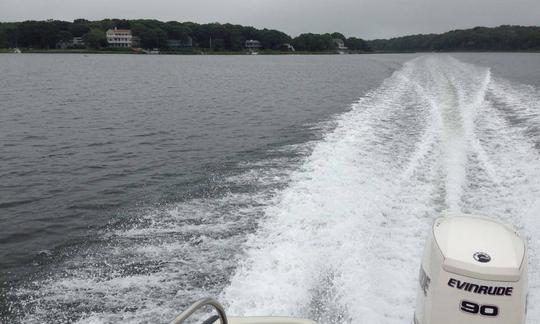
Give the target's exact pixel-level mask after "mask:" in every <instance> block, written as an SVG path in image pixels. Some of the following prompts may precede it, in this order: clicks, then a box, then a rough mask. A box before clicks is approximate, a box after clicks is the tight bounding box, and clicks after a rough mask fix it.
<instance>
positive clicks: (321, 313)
mask: <svg viewBox="0 0 540 324" xmlns="http://www.w3.org/2000/svg"><path fill="white" fill-rule="evenodd" d="M522 90H523V89H519V87H516V88H512V89H511V85H510V84H509V83H508V82H506V81H504V80H497V79H496V78H494V77H493V76H492V75H491V72H490V70H489V69H487V68H482V67H478V66H474V65H470V64H466V63H463V62H461V61H458V60H456V59H454V58H452V57H450V56H428V57H420V58H417V59H414V60H413V61H410V62H408V63H407V64H405V66H404V67H403V68H402V69H401V70H399V71H397V72H396V73H394V75H393V76H392V77H391V78H389V79H387V80H386V81H385V82H384V84H383V85H382V86H381V87H380V88H378V89H377V90H375V91H373V92H371V93H369V94H368V95H367V96H365V97H364V98H362V99H361V100H360V101H359V102H358V103H357V104H356V105H355V107H354V109H353V110H352V111H350V112H349V113H346V114H344V115H342V116H341V117H340V119H339V125H338V127H337V128H336V130H335V131H334V132H332V133H330V134H328V135H327V136H326V138H325V139H324V140H323V141H321V142H320V143H319V144H318V145H317V146H316V147H315V148H314V151H313V153H312V155H311V156H310V157H309V158H308V159H307V160H306V162H305V163H304V165H303V166H302V169H301V170H300V171H299V172H297V173H295V174H293V176H292V179H293V181H292V184H291V185H290V186H289V187H287V188H286V189H285V190H283V191H282V193H281V195H280V199H279V203H278V204H277V205H275V206H272V207H269V208H267V210H266V215H267V218H266V219H265V220H264V222H263V224H261V226H260V229H259V231H258V232H257V233H255V234H253V235H252V236H251V237H250V238H249V240H248V242H247V244H246V245H247V255H246V258H245V259H244V260H243V261H242V263H241V264H240V266H239V268H238V270H237V271H236V274H235V275H234V277H233V278H232V279H231V283H230V285H229V286H228V287H227V288H226V289H225V290H224V292H223V296H222V297H223V299H224V300H226V301H227V304H228V305H227V306H228V309H229V312H230V313H231V314H237V315H263V314H272V315H279V314H282V315H294V316H305V317H311V318H314V319H316V320H319V321H321V322H323V323H353V322H356V323H378V324H383V323H389V324H395V323H408V322H410V320H411V316H412V312H413V309H414V303H415V297H416V289H417V285H418V283H417V273H418V267H419V262H420V259H421V253H422V250H423V242H424V239H425V235H426V234H425V233H426V232H427V230H428V228H429V226H430V225H431V221H432V219H433V218H434V217H436V216H437V215H438V213H440V212H441V211H461V212H472V213H477V214H484V215H489V216H491V217H494V218H498V219H501V220H503V221H507V222H510V223H513V224H515V225H516V226H517V227H518V228H519V229H520V230H521V231H522V232H523V233H524V235H525V236H526V237H527V238H528V242H529V245H530V249H531V252H530V259H531V264H533V265H535V264H536V265H537V264H539V262H538V261H539V259H538V257H539V256H538V252H539V251H540V237H539V236H538V233H537V232H536V231H537V230H538V229H539V228H540V227H539V225H540V221H539V219H538V215H536V214H537V212H538V211H539V210H540V201H539V199H538V197H539V193H540V159H539V158H540V156H539V154H538V153H539V152H538V147H537V145H538V143H535V136H536V139H537V138H538V126H540V123H538V120H539V119H538V117H539V113H540V110H539V109H538V108H540V107H539V105H540V101H538V100H535V101H533V102H528V101H527V100H528V99H530V98H531V96H528V95H527V94H526V93H524V92H523V91H522ZM530 90H531V91H532V89H530ZM524 107H525V108H524ZM534 108H536V109H534ZM531 133H532V134H531ZM533 134H534V135H535V136H533ZM535 146H536V148H535ZM539 271H540V270H539V269H535V267H534V266H533V267H532V274H531V278H530V280H531V283H530V295H529V318H528V321H529V322H530V323H536V322H538V321H540V308H539V307H538V306H537V305H540V289H539V288H540V287H539V285H540V278H539V275H538V274H539Z"/></svg>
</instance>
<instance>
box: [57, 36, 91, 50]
mask: <svg viewBox="0 0 540 324" xmlns="http://www.w3.org/2000/svg"><path fill="white" fill-rule="evenodd" d="M84 46H85V44H84V39H83V38H82V37H73V38H72V39H70V40H61V41H59V42H58V43H56V48H60V49H66V48H82V47H84Z"/></svg>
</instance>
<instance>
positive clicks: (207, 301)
mask: <svg viewBox="0 0 540 324" xmlns="http://www.w3.org/2000/svg"><path fill="white" fill-rule="evenodd" d="M204 306H212V307H214V309H215V310H216V311H217V313H218V315H219V319H221V324H228V323H227V316H226V315H225V310H224V309H223V306H221V304H220V303H218V302H217V301H216V300H215V299H213V298H203V299H200V300H198V301H196V302H195V303H193V304H192V305H191V306H189V307H188V308H187V309H186V310H185V311H183V312H182V313H181V314H180V315H178V316H177V317H176V318H175V319H174V320H173V321H172V322H171V323H170V324H182V323H184V321H185V320H186V319H187V318H188V317H190V316H191V315H193V313H195V312H196V311H197V310H199V309H201V308H203V307H204ZM210 319H212V317H211V318H209V319H208V320H206V321H205V323H206V322H208V321H209V320H210ZM216 319H217V318H214V321H215V320H216ZM212 322H213V321H212Z"/></svg>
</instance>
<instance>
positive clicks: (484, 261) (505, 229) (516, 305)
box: [414, 215, 527, 324]
mask: <svg viewBox="0 0 540 324" xmlns="http://www.w3.org/2000/svg"><path fill="white" fill-rule="evenodd" d="M526 308H527V252H526V245H525V242H524V241H523V239H522V238H521V237H520V236H519V235H518V233H516V231H515V230H514V229H512V228H511V227H509V226H507V225H503V224H500V223H498V222H496V221H494V220H490V219H488V218H484V217H479V216H472V215H456V217H443V218H439V219H437V220H435V222H434V224H433V228H432V231H431V233H430V235H429V238H428V240H427V243H426V247H425V251H424V257H423V259H422V266H421V268H420V289H419V292H418V298H417V305H416V311H415V314H414V324H524V323H525V316H526Z"/></svg>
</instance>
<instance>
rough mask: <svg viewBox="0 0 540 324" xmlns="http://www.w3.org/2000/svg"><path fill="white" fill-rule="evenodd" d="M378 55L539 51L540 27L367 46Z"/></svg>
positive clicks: (469, 31)
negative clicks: (389, 53) (436, 52)
mask: <svg viewBox="0 0 540 324" xmlns="http://www.w3.org/2000/svg"><path fill="white" fill-rule="evenodd" d="M368 43H369V45H370V46H371V48H373V50H374V51H377V52H432V51H441V52H448V51H535V50H540V27H525V26H510V25H502V26H499V27H493V28H487V27H475V28H471V29H464V30H453V31H450V32H447V33H443V34H423V35H410V36H403V37H396V38H392V39H377V40H372V41H369V42H368Z"/></svg>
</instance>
